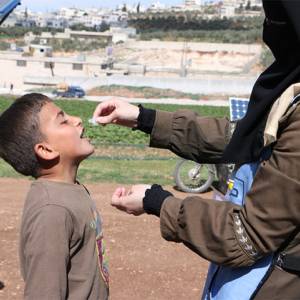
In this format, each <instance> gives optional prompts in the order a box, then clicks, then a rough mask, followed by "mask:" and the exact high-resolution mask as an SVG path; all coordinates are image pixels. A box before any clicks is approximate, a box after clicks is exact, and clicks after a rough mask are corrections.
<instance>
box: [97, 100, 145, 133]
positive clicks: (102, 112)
mask: <svg viewBox="0 0 300 300" xmlns="http://www.w3.org/2000/svg"><path fill="white" fill-rule="evenodd" d="M139 113H140V111H139V108H138V107H137V106H135V105H132V104H130V103H128V102H126V101H124V100H120V99H117V98H113V99H111V100H107V101H104V102H102V103H100V104H99V105H98V106H97V107H96V109H95V111H94V114H93V119H94V120H95V121H96V122H97V123H98V124H101V125H106V124H118V125H122V126H126V127H130V128H133V127H136V126H137V118H138V116H139Z"/></svg>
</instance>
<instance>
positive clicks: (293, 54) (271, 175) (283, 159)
mask: <svg viewBox="0 0 300 300" xmlns="http://www.w3.org/2000/svg"><path fill="white" fill-rule="evenodd" d="M263 6H264V9H265V14H266V18H265V21H264V30H263V38H264V41H265V42H266V44H267V45H268V46H269V48H270V49H271V50H272V52H273V54H274V57H275V61H274V63H273V64H272V65H271V66H270V67H269V68H268V69H267V70H266V71H264V72H263V73H262V74H261V75H260V76H259V78H258V79H257V81H256V83H255V85H254V87H253V90H252V93H251V96H250V103H249V107H248V111H247V114H246V116H245V117H244V118H243V119H242V120H241V121H240V122H238V124H237V127H236V130H235V131H234V133H233V136H232V138H231V133H230V123H229V121H228V120H227V119H226V118H208V117H203V116H199V115H198V114H196V113H195V112H192V111H189V110H179V111H177V112H174V113H170V112H163V111H159V110H157V111H154V110H150V109H145V108H143V107H140V108H138V107H136V106H134V105H131V104H128V103H125V102H122V101H118V100H110V101H107V102H103V103H101V104H99V106H98V107H97V109H96V110H95V112H94V119H95V121H97V122H98V123H99V124H109V123H112V124H118V125H124V126H129V127H132V128H135V129H139V130H141V131H143V132H146V133H148V134H151V137H150V146H152V147H157V148H165V149H169V150H171V151H173V152H174V153H176V154H178V155H180V156H182V157H184V158H187V159H191V160H194V161H196V162H199V163H213V164H215V163H234V164H235V165H236V169H235V171H234V173H233V177H232V180H233V184H230V185H229V186H228V191H227V194H226V198H227V201H216V200H213V199H203V198H202V197H201V196H188V197H186V198H185V199H178V198H176V197H174V196H173V195H172V194H171V193H170V192H168V191H166V190H165V189H163V188H162V187H161V186H159V185H156V184H154V185H152V186H147V185H137V186H133V187H132V188H131V189H129V191H126V190H125V188H119V189H117V190H116V191H115V193H114V195H113V197H112V205H114V206H115V207H117V208H119V209H121V210H124V211H126V212H127V213H131V214H134V215H139V214H143V213H145V212H146V213H148V214H152V215H155V216H157V217H159V218H160V229H161V234H162V236H163V237H164V238H165V239H166V240H168V241H173V242H177V243H179V242H181V243H183V244H184V245H185V246H187V247H188V248H189V249H191V250H192V251H194V252H195V253H196V254H198V255H199V256H201V257H203V258H205V259H207V260H209V261H211V262H212V264H211V266H210V269H209V272H208V276H207V280H206V284H205V288H204V291H203V299H205V300H208V299H210V300H249V299H256V300H298V299H300V200H299V198H300V171H299V170H300V138H299V133H300V18H299V15H300V1H295V0H278V1H272V0H265V1H263ZM174 259H176V260H178V259H180V257H179V258H178V257H176V258H174ZM153 271H154V272H155V268H154V270H153ZM176 272H181V270H176ZM181 273H182V272H181ZM181 276H184V275H183V274H181ZM199 280H200V279H199ZM142 288H143V287H142Z"/></svg>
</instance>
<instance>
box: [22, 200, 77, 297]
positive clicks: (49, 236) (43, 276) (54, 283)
mask: <svg viewBox="0 0 300 300" xmlns="http://www.w3.org/2000/svg"><path fill="white" fill-rule="evenodd" d="M71 234H72V218H71V216H70V215H69V213H68V211H67V210H66V209H65V208H63V207H60V206H56V205H47V206H44V207H42V208H41V209H39V210H38V211H36V212H34V214H33V216H32V219H31V222H30V226H29V228H28V231H27V239H26V242H25V244H24V249H23V251H24V256H25V266H24V269H25V290H24V299H66V298H67V270H68V267H69V265H68V264H69V241H70V237H71Z"/></svg>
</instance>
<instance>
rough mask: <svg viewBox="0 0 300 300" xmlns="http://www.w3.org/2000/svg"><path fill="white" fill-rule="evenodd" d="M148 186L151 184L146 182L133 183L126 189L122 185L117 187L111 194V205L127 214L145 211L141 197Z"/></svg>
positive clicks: (137, 214) (138, 213) (136, 214)
mask: <svg viewBox="0 0 300 300" xmlns="http://www.w3.org/2000/svg"><path fill="white" fill-rule="evenodd" d="M150 188H151V186H150V185H146V184H138V185H133V186H132V187H131V189H129V190H128V191H126V189H125V188H124V187H120V188H117V189H116V190H115V192H114V194H113V196H112V199H111V205H112V206H114V207H116V208H117V209H119V210H122V211H125V212H127V213H128V214H132V215H135V216H139V215H141V214H143V213H144V212H145V211H144V208H143V198H144V197H145V192H146V190H147V189H150Z"/></svg>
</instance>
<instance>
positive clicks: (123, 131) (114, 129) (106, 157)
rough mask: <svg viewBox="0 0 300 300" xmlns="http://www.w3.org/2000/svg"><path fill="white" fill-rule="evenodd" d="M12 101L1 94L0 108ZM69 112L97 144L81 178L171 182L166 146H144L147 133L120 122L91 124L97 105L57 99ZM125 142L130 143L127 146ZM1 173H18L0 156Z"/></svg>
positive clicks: (204, 110) (212, 111)
mask: <svg viewBox="0 0 300 300" xmlns="http://www.w3.org/2000/svg"><path fill="white" fill-rule="evenodd" d="M12 101H13V98H11V97H9V96H7V97H5V96H1V97H0V111H3V110H4V109H6V108H7V107H8V106H9V105H10V104H11V103H12ZM56 104H57V105H58V106H60V107H61V108H62V109H63V110H64V111H66V112H67V113H68V114H73V115H78V116H80V117H81V118H82V119H83V122H84V124H85V126H86V132H87V135H88V136H89V137H90V138H92V140H93V142H94V143H95V145H96V151H95V154H94V155H93V156H91V157H90V158H88V159H87V160H85V161H83V162H82V164H81V166H80V169H79V180H81V181H82V182H100V181H101V182H117V183H129V184H133V183H153V182H159V183H161V184H164V185H165V184H168V185H169V184H173V183H174V180H173V172H174V168H175V165H176V162H177V157H175V155H173V154H172V153H170V152H169V151H167V150H160V151H159V150H157V151H159V152H156V150H153V149H149V148H148V147H146V145H148V142H149V137H148V136H147V135H146V134H144V133H141V132H137V131H132V130H131V129H128V128H123V127H119V126H113V125H109V126H105V127H100V126H92V125H90V124H88V122H87V120H88V119H89V118H90V117H91V116H92V113H93V111H94V109H95V107H96V105H97V103H94V102H88V101H82V100H56ZM145 107H148V108H153V109H161V110H167V111H176V110H178V109H192V110H194V111H196V112H198V113H200V114H202V115H205V116H216V117H222V116H228V114H229V112H228V108H227V107H208V106H184V105H180V106H179V105H163V104H160V105H154V104H146V105H145ZM128 145H131V146H130V147H128ZM134 145H135V146H134ZM0 177H21V175H18V174H17V173H16V172H15V171H14V170H13V169H12V168H11V167H10V166H9V165H7V164H6V163H5V162H4V161H2V160H0Z"/></svg>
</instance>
